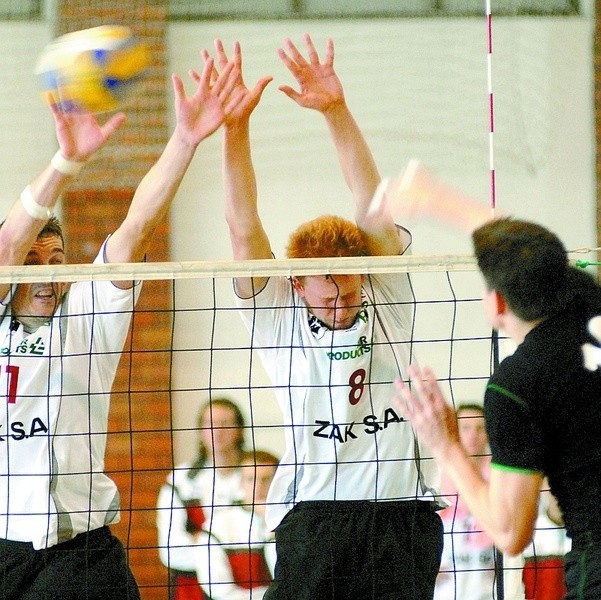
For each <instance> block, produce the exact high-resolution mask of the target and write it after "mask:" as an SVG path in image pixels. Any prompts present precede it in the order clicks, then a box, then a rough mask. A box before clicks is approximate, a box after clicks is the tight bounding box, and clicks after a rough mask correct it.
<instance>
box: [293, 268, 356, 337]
mask: <svg viewBox="0 0 601 600" xmlns="http://www.w3.org/2000/svg"><path fill="white" fill-rule="evenodd" d="M293 281H294V286H295V288H296V291H297V292H298V294H299V296H300V297H301V298H302V299H303V300H304V301H305V304H306V306H307V309H308V310H309V312H310V313H311V314H313V315H315V316H316V317H317V318H318V319H319V320H320V321H321V322H322V323H323V324H324V325H326V326H327V327H329V328H330V329H348V328H349V327H351V325H352V324H353V323H354V322H355V319H356V318H357V314H358V312H359V310H360V308H361V284H362V282H363V277H362V276H361V275H328V276H325V275H310V276H308V277H303V278H302V280H299V279H296V278H294V280H293Z"/></svg>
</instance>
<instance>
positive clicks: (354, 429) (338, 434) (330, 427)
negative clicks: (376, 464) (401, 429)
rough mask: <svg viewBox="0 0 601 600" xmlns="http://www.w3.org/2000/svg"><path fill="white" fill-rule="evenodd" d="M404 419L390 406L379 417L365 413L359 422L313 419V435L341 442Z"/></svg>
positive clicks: (354, 438) (376, 430)
mask: <svg viewBox="0 0 601 600" xmlns="http://www.w3.org/2000/svg"><path fill="white" fill-rule="evenodd" d="M404 420H405V419H404V418H403V417H401V416H400V415H399V414H397V413H396V412H395V410H394V409H393V408H392V407H388V408H387V409H386V410H385V411H384V415H383V416H382V418H381V419H378V416H377V415H366V416H365V417H363V419H362V420H361V421H359V422H357V421H353V422H352V423H332V422H331V421H329V420H323V421H320V420H318V419H316V420H315V428H314V429H313V437H317V438H322V439H324V440H337V441H338V442H340V443H341V444H344V443H345V442H349V441H352V440H356V439H358V436H360V435H374V434H376V433H378V432H379V431H384V430H385V429H388V427H389V426H390V425H392V424H393V423H402V422H403V421H404Z"/></svg>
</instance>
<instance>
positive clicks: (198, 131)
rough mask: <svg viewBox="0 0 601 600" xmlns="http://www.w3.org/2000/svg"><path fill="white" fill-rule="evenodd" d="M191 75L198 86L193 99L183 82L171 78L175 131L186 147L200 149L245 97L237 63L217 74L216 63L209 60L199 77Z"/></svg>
mask: <svg viewBox="0 0 601 600" xmlns="http://www.w3.org/2000/svg"><path fill="white" fill-rule="evenodd" d="M189 74H190V76H191V77H192V79H193V80H194V81H195V82H196V90H195V92H194V93H193V94H192V95H191V96H187V95H186V92H185V89H184V84H183V82H182V80H181V78H180V77H179V76H178V75H173V77H172V80H173V90H174V93H175V114H176V120H177V126H176V130H177V133H178V135H179V136H180V137H181V139H182V140H183V141H184V142H185V143H187V144H190V145H193V146H197V145H198V144H199V143H200V142H201V141H202V140H203V139H205V138H207V137H209V136H210V135H211V134H212V133H214V132H215V131H216V130H217V129H218V128H219V126H220V125H221V124H222V123H223V122H224V120H225V119H226V117H227V116H228V115H229V114H230V113H231V112H232V111H233V110H235V108H236V107H237V106H238V104H239V103H240V101H241V100H242V99H243V94H242V93H241V91H240V90H239V89H238V86H237V81H238V79H239V73H238V69H237V67H236V65H235V63H234V62H226V64H225V65H224V68H223V69H222V70H221V73H219V74H215V69H214V62H213V59H212V58H211V57H208V58H207V59H206V60H205V64H204V67H203V70H202V73H201V74H200V75H199V74H198V73H196V72H195V71H193V70H190V72H189Z"/></svg>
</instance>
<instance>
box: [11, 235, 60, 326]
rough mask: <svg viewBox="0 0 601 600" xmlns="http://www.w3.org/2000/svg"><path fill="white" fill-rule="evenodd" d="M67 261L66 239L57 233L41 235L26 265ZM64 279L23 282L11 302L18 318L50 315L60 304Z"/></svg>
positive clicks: (53, 263)
mask: <svg viewBox="0 0 601 600" xmlns="http://www.w3.org/2000/svg"><path fill="white" fill-rule="evenodd" d="M64 262H65V251H64V248H63V242H62V240H61V238H60V237H59V236H57V235H45V236H44V237H39V238H38V239H37V240H36V241H35V243H34V244H33V246H32V247H31V249H30V250H29V252H28V253H27V257H26V258H25V264H26V265H62V264H64ZM64 290H65V284H64V283H44V282H40V283H21V284H19V285H18V286H17V290H16V292H15V297H14V299H13V302H12V305H13V310H14V312H15V316H16V317H17V318H18V319H19V320H25V321H27V319H39V318H43V319H48V318H50V317H51V316H52V315H53V314H54V311H55V310H56V307H57V306H58V305H59V303H60V301H61V299H62V297H63V293H64Z"/></svg>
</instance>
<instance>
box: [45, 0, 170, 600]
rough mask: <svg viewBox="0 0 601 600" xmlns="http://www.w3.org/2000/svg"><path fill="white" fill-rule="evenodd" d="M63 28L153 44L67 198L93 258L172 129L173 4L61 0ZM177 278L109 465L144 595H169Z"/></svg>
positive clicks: (80, 242)
mask: <svg viewBox="0 0 601 600" xmlns="http://www.w3.org/2000/svg"><path fill="white" fill-rule="evenodd" d="M57 10H58V19H57V32H56V34H57V35H60V34H62V33H65V32H68V31H76V30H79V29H85V28H87V27H93V26H96V25H104V24H116V25H121V24H123V25H128V26H130V27H131V28H132V29H133V30H134V31H135V33H136V34H138V35H140V36H142V37H143V38H144V39H145V41H146V42H147V43H148V44H149V46H150V48H151V55H152V66H151V69H150V72H149V74H148V76H147V77H146V80H145V82H144V84H143V87H142V89H141V90H140V93H139V94H137V95H136V97H135V98H134V99H133V101H132V102H131V103H130V104H129V105H128V106H127V107H126V108H125V112H126V114H127V117H128V118H127V122H126V124H125V125H124V126H123V127H122V128H121V129H120V130H119V131H118V132H117V134H116V135H115V136H114V137H113V139H112V140H111V142H110V143H109V145H107V147H106V148H104V149H103V150H102V151H101V152H100V153H99V154H98V157H96V158H95V159H94V160H93V161H91V162H90V164H89V165H87V166H86V168H85V171H84V172H83V173H82V175H81V177H80V178H79V180H78V182H77V183H76V184H74V185H73V186H72V188H71V189H70V191H69V192H68V193H67V194H65V196H64V198H63V221H64V224H65V234H66V244H67V251H68V255H69V261H70V262H72V263H89V262H90V261H92V260H93V259H94V257H95V255H96V253H97V250H98V247H99V246H100V244H101V243H102V241H103V240H104V238H105V237H106V235H107V233H109V232H111V231H114V230H115V228H116V227H117V226H118V225H119V223H120V222H121V221H122V219H123V218H124V216H125V214H126V211H127V208H128V206H129V203H130V200H131V198H132V197H133V194H134V192H135V188H136V186H137V185H138V183H139V181H140V179H141V178H142V177H143V176H144V174H145V173H146V171H147V170H148V169H149V168H150V166H151V165H152V164H153V163H154V162H155V161H156V159H157V158H158V156H159V154H160V152H161V151H162V149H163V147H164V144H165V143H166V141H167V136H168V124H167V110H166V104H165V102H166V77H165V72H166V68H165V28H166V7H165V3H164V2H162V1H158V0H152V1H151V0H147V1H142V0H128V1H127V2H124V1H123V0H119V1H118V2H112V1H101V0H62V1H61V2H59V3H58V9H57ZM168 238H169V224H168V223H164V224H162V225H161V227H160V229H159V231H158V232H157V235H156V236H155V238H154V242H153V244H152V247H151V248H150V250H149V253H148V260H149V261H167V260H169V247H168ZM170 291H171V286H170V283H169V282H155V281H149V282H146V283H145V284H144V287H143V291H142V295H141V298H140V301H139V304H138V308H137V311H136V314H135V316H134V319H133V323H132V328H131V332H130V335H129V338H128V340H127V342H126V345H125V351H124V355H123V358H122V360H121V364H120V367H119V371H118V375H117V379H116V381H115V384H114V387H113V396H112V400H111V412H110V419H109V437H108V444H107V447H108V449H107V457H106V471H107V473H108V474H109V475H110V476H111V477H112V478H113V479H114V480H115V482H116V483H117V486H118V487H119V491H120V493H121V509H122V512H121V523H119V524H118V525H116V526H114V527H113V531H114V533H115V534H116V535H117V536H118V537H119V538H120V539H121V541H122V542H123V544H124V545H125V546H126V548H127V549H128V554H129V559H130V564H131V567H132V570H133V572H134V574H135V576H136V579H137V581H138V583H139V585H140V588H141V592H142V598H144V599H145V600H146V599H148V600H151V599H155V598H156V599H159V598H160V599H165V598H167V597H168V595H167V589H166V583H167V573H166V569H165V568H164V567H162V565H161V564H160V562H159V559H158V553H157V550H156V544H157V536H156V528H155V525H154V519H155V511H154V507H155V505H156V498H157V492H158V489H159V487H160V485H161V484H162V482H163V481H164V480H165V475H166V473H167V472H168V470H169V469H170V468H171V466H172V458H171V457H172V448H171V435H170V433H169V424H170V422H171V415H170V403H169V392H168V390H169V379H170V378H169V375H170V372H169V369H170V354H169V348H170V346H171V313H170V309H171V295H170Z"/></svg>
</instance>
